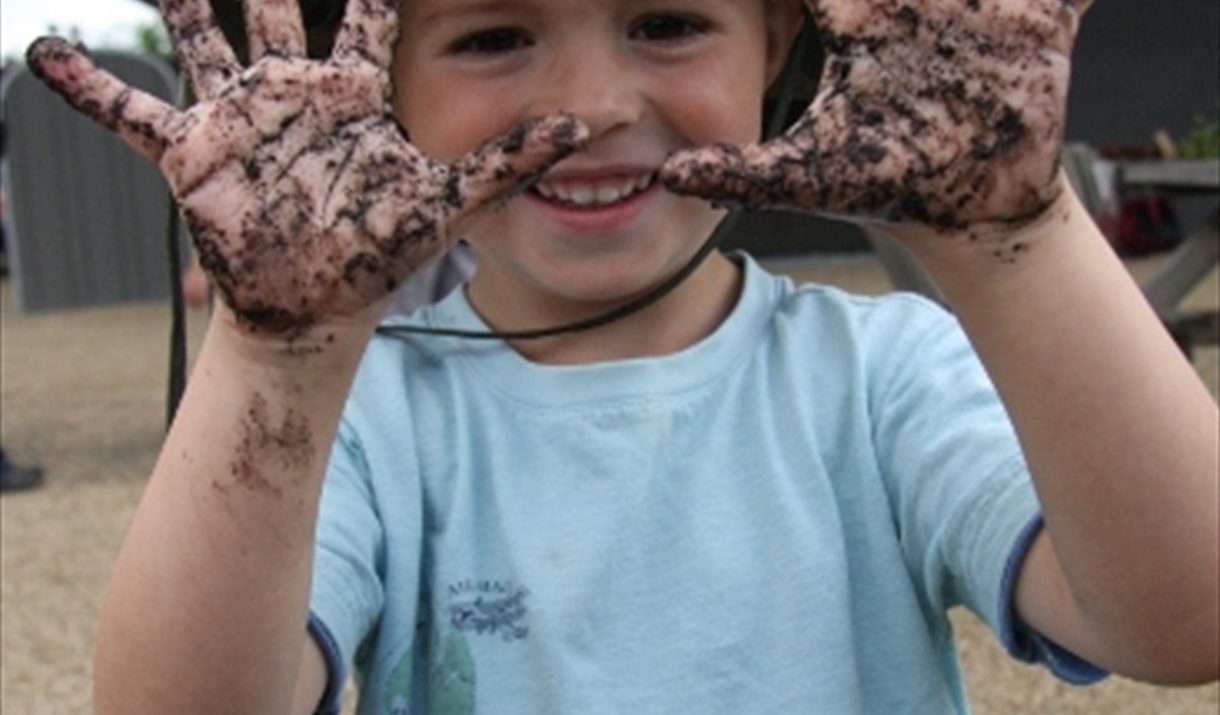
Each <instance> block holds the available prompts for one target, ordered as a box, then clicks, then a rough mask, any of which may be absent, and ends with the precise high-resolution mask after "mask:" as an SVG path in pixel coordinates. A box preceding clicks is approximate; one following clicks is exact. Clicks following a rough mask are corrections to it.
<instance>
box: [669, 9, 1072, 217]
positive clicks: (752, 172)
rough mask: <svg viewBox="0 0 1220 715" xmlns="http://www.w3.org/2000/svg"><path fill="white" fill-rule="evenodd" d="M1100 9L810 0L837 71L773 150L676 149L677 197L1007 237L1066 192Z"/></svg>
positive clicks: (672, 175) (830, 71)
mask: <svg viewBox="0 0 1220 715" xmlns="http://www.w3.org/2000/svg"><path fill="white" fill-rule="evenodd" d="M1089 3H1090V0H906V1H905V2H904V1H903V0H808V1H807V3H806V4H807V5H808V6H809V9H810V11H811V13H812V17H811V18H809V19H808V20H809V21H813V22H816V24H817V30H818V35H819V37H820V39H821V43H822V46H823V49H824V54H825V57H826V63H825V67H824V72H823V76H822V79H821V85H820V88H819V91H818V93H817V96H816V97H815V98H814V101H813V103H812V105H811V106H810V107H809V108H808V110H807V111H806V112H805V113H804V114H803V116H801V118H800V119H799V120H798V121H797V122H796V124H795V125H794V126H793V127H791V128H790V129H789V131H788V132H787V133H786V134H784V135H783V136H781V137H779V138H777V139H775V140H772V141H770V142H768V143H765V144H755V145H747V146H727V145H723V146H714V147H705V148H698V149H692V150H688V151H683V152H678V153H676V154H675V155H673V156H672V157H671V158H670V160H669V161H668V162H667V163H666V165H665V166H664V168H663V170H662V177H663V180H664V181H665V182H666V184H667V185H668V186H669V187H670V189H671V190H674V191H677V192H679V193H685V194H693V195H698V196H702V197H704V198H707V199H710V200H713V201H716V202H719V203H724V204H729V205H740V206H744V207H748V208H795V209H802V210H808V211H815V212H822V213H831V214H837V215H844V216H855V217H860V218H867V219H881V220H884V221H889V222H913V223H918V224H924V225H927V226H931V227H933V228H935V229H938V230H940V231H944V232H957V231H961V230H964V229H972V230H973V229H976V228H979V227H983V226H989V227H993V228H994V227H998V228H1000V229H1001V231H1003V229H1005V228H1011V227H1013V226H1017V225H1021V224H1022V223H1024V222H1026V221H1029V220H1032V219H1034V218H1035V217H1037V216H1039V215H1040V214H1041V213H1042V212H1043V211H1045V210H1046V208H1047V207H1048V206H1050V204H1051V203H1052V202H1053V201H1054V200H1055V199H1056V198H1057V196H1058V194H1059V191H1060V188H1059V187H1060V186H1061V184H1060V183H1059V182H1058V181H1056V174H1057V171H1058V157H1059V150H1060V146H1061V143H1062V136H1063V122H1064V114H1065V105H1066V101H1067V90H1068V79H1069V69H1070V61H1069V58H1070V54H1071V48H1072V45H1073V43H1074V41H1075V37H1076V31H1077V27H1078V25H1079V20H1080V16H1081V14H1082V13H1083V12H1084V11H1085V10H1086V9H1087V6H1088V5H1089Z"/></svg>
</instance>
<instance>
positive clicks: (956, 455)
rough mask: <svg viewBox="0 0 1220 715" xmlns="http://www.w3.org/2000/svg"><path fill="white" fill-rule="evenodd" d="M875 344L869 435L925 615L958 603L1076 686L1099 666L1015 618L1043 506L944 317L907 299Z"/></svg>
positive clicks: (980, 371)
mask: <svg viewBox="0 0 1220 715" xmlns="http://www.w3.org/2000/svg"><path fill="white" fill-rule="evenodd" d="M903 323H904V325H903V327H902V328H899V329H897V330H896V331H894V333H893V334H896V335H898V336H899V338H898V340H897V341H896V342H894V343H893V344H892V345H891V347H892V348H893V349H891V350H887V351H885V357H884V362H883V365H884V366H883V367H882V369H881V370H879V372H878V374H879V375H881V376H882V377H881V380H880V381H879V383H878V385H877V389H876V392H875V397H874V408H873V409H874V413H875V415H876V420H875V422H876V425H877V426H876V440H877V446H878V455H879V457H878V458H879V460H880V461H881V469H882V473H883V474H884V475H885V477H884V478H885V479H886V481H887V485H886V488H887V491H888V493H889V494H890V499H891V504H892V508H893V510H894V515H895V519H896V528H897V529H898V531H899V539H900V542H901V544H902V549H903V556H904V558H905V560H906V562H907V565H908V569H909V570H910V573H911V576H912V578H913V579H914V581H915V583H916V584H917V588H918V589H919V591H920V593H921V594H922V597H923V598H924V607H925V608H928V609H929V617H936V615H935V614H941V613H944V612H946V611H947V610H949V609H950V608H952V607H954V606H958V605H962V606H965V607H967V608H969V609H970V610H971V611H973V612H974V613H976V614H977V615H978V616H979V617H980V618H982V619H983V620H984V621H985V622H986V623H987V624H988V625H989V627H990V628H991V630H992V631H993V632H994V633H995V634H996V635H997V637H998V638H999V639H1000V641H1001V643H1002V644H1003V646H1004V647H1005V648H1006V650H1007V651H1008V652H1009V653H1010V654H1012V655H1013V656H1014V657H1015V658H1018V659H1020V660H1022V661H1025V662H1038V663H1041V664H1043V665H1045V666H1046V667H1048V668H1049V669H1050V670H1051V671H1052V672H1053V673H1054V674H1055V675H1056V676H1057V677H1060V678H1062V679H1064V680H1066V681H1068V682H1072V683H1076V684H1080V683H1086V682H1093V681H1095V680H1098V679H1099V678H1101V677H1104V675H1105V673H1104V672H1103V671H1101V670H1099V669H1097V668H1095V667H1093V666H1092V665H1090V664H1088V663H1085V662H1084V661H1083V660H1081V659H1080V658H1077V657H1075V656H1073V655H1071V654H1070V653H1068V652H1067V651H1065V650H1064V649H1062V648H1060V647H1058V646H1056V645H1054V644H1053V643H1051V642H1050V641H1049V640H1047V639H1045V638H1043V637H1041V636H1039V635H1038V634H1036V633H1035V632H1033V631H1032V630H1031V629H1029V628H1028V627H1026V626H1024V625H1022V624H1020V623H1018V622H1017V620H1016V618H1015V611H1014V607H1013V603H1014V601H1013V598H1014V593H1015V585H1016V575H1017V574H1018V573H1019V570H1020V567H1021V564H1022V563H1023V561H1024V556H1025V553H1026V551H1027V550H1028V548H1029V545H1030V543H1031V542H1032V538H1033V537H1032V535H1031V534H1034V533H1036V529H1037V528H1038V526H1037V525H1040V523H1041V507H1040V505H1039V504H1038V500H1037V495H1036V494H1035V492H1034V488H1033V484H1032V482H1031V481H1030V477H1029V470H1028V467H1027V465H1026V463H1025V460H1024V457H1023V455H1022V452H1021V448H1020V444H1019V443H1018V441H1017V437H1016V434H1015V431H1014V429H1013V427H1012V424H1011V421H1010V420H1009V418H1008V415H1007V412H1006V411H1005V409H1004V406H1003V404H1002V403H1001V402H1000V399H999V397H998V395H997V393H996V391H995V388H994V386H993V385H992V383H991V381H990V379H989V378H988V376H987V373H986V371H985V370H984V368H983V366H982V364H981V362H980V361H979V360H978V357H977V355H976V354H975V353H974V351H973V349H972V348H971V346H970V344H969V342H968V340H967V339H966V336H965V334H964V333H963V331H962V330H961V329H960V327H959V326H958V324H957V322H956V320H954V319H953V318H952V317H951V316H948V315H944V314H943V313H942V312H941V311H940V310H939V309H938V308H934V307H932V306H930V305H929V306H915V310H914V315H911V314H908V315H907V316H906V317H905V318H904V319H903Z"/></svg>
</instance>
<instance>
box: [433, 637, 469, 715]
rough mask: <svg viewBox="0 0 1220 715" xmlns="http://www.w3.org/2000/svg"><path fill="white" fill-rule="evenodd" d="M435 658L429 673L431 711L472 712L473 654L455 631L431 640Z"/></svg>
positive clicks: (454, 714)
mask: <svg viewBox="0 0 1220 715" xmlns="http://www.w3.org/2000/svg"><path fill="white" fill-rule="evenodd" d="M434 646H439V647H434V648H433V651H432V652H433V653H435V654H436V659H435V660H434V661H433V662H432V668H431V672H430V673H429V683H428V685H429V687H430V692H429V695H430V698H429V702H430V704H431V708H430V709H429V712H431V713H434V715H474V699H475V690H474V687H475V679H474V678H475V676H474V658H473V657H471V655H470V646H468V645H467V644H466V639H465V638H463V637H462V636H461V635H459V634H458V633H454V632H450V633H449V634H447V635H446V636H445V637H444V642H443V643H440V644H434Z"/></svg>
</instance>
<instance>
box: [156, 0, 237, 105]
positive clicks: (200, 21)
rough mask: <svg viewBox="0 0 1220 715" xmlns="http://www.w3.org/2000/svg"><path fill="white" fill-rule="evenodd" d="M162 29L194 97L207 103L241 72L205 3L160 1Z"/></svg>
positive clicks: (193, 0) (187, 0)
mask: <svg viewBox="0 0 1220 715" xmlns="http://www.w3.org/2000/svg"><path fill="white" fill-rule="evenodd" d="M160 2H161V14H162V15H164V16H165V25H166V27H168V28H169V32H170V35H171V36H172V37H173V38H174V47H176V48H177V49H178V59H179V61H180V62H181V63H182V68H183V69H184V70H185V72H186V75H187V81H189V82H190V84H191V88H192V89H193V90H194V92H195V96H196V97H199V98H201V99H211V98H212V97H215V96H216V95H217V94H219V93H220V90H221V88H222V87H224V86H225V84H227V83H228V82H229V81H230V80H232V79H233V78H234V77H236V76H237V75H238V74H239V73H240V72H241V65H240V64H239V63H238V61H237V56H236V55H234V54H233V49H232V48H230V47H229V45H228V43H227V42H225V38H224V34H223V33H221V31H220V28H219V26H217V24H216V21H215V19H214V18H213V17H212V7H211V4H210V2H209V0H160Z"/></svg>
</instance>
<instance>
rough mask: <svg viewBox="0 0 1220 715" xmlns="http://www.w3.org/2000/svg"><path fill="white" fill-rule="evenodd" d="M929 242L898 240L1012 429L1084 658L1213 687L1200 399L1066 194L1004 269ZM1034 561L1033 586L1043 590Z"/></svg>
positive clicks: (1208, 442) (1210, 404)
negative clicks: (931, 287) (923, 270)
mask: <svg viewBox="0 0 1220 715" xmlns="http://www.w3.org/2000/svg"><path fill="white" fill-rule="evenodd" d="M937 240H942V241H943V238H941V237H931V236H924V237H922V238H920V239H919V240H917V241H915V242H914V243H913V244H912V245H914V246H915V248H916V250H917V252H918V253H919V254H920V256H921V258H922V259H923V261H924V263H925V265H926V266H928V268H929V270H930V271H931V272H932V273H933V275H934V278H935V279H936V281H937V283H938V284H939V285H940V287H941V288H942V290H943V291H944V294H945V296H946V297H947V299H948V300H949V302H950V304H951V305H952V307H953V309H954V311H955V313H956V314H957V316H958V317H959V319H960V320H961V322H962V324H963V326H964V328H965V329H966V331H967V333H968V334H969V336H970V338H971V340H972V342H973V344H974V346H975V348H976V350H977V351H978V353H979V355H980V356H981V358H982V360H983V362H984V364H985V365H986V367H987V369H988V372H989V374H990V375H991V377H992V379H993V381H994V382H995V384H996V386H997V389H998V390H999V392H1000V394H1001V397H1002V399H1003V400H1004V403H1005V406H1006V408H1007V409H1008V411H1009V414H1010V415H1011V418H1012V420H1013V422H1014V424H1015V426H1016V429H1017V432H1018V434H1019V437H1020V439H1021V443H1022V446H1023V449H1024V452H1025V455H1026V458H1027V460H1028V463H1029V465H1030V469H1031V471H1032V474H1033V478H1034V482H1035V486H1036V488H1037V491H1038V494H1039V498H1040V500H1041V502H1042V505H1043V509H1044V513H1045V517H1046V524H1047V533H1048V535H1049V537H1050V542H1051V544H1053V549H1052V550H1053V555H1052V556H1051V557H1050V559H1049V562H1048V563H1049V564H1050V566H1051V567H1055V566H1057V565H1058V564H1061V565H1062V570H1063V575H1064V576H1065V577H1066V578H1065V579H1062V580H1063V581H1064V582H1065V584H1066V586H1067V588H1068V589H1070V593H1071V598H1072V600H1073V601H1074V604H1072V605H1073V606H1074V607H1077V608H1078V609H1079V613H1080V616H1081V620H1082V622H1083V623H1084V624H1085V626H1086V629H1087V630H1089V631H1090V632H1091V637H1090V642H1089V643H1087V644H1084V645H1085V648H1086V649H1087V648H1089V647H1091V645H1093V646H1095V645H1097V644H1103V646H1104V650H1105V651H1106V652H1105V654H1104V655H1103V659H1104V660H1106V661H1107V662H1104V663H1102V664H1103V665H1107V666H1110V667H1118V668H1119V669H1125V670H1127V671H1132V670H1134V671H1135V673H1134V674H1136V675H1137V676H1138V675H1143V676H1145V677H1152V678H1157V679H1186V680H1190V679H1198V678H1203V679H1209V678H1214V677H1216V676H1215V672H1216V667H1217V666H1216V644H1217V638H1218V636H1217V627H1218V626H1217V613H1216V609H1217V606H1216V604H1217V602H1218V599H1220V594H1218V583H1220V573H1218V566H1220V553H1218V549H1220V546H1218V544H1220V515H1218V503H1220V488H1218V476H1217V475H1218V470H1220V467H1218V464H1217V442H1216V435H1217V428H1218V419H1217V409H1216V404H1215V402H1214V401H1213V399H1212V397H1211V395H1210V394H1209V393H1208V391H1207V390H1206V388H1205V387H1204V385H1203V384H1202V383H1201V381H1200V380H1199V378H1198V376H1197V374H1196V373H1195V371H1194V370H1193V368H1192V366H1191V365H1190V363H1189V362H1188V361H1187V360H1185V359H1184V357H1183V356H1182V354H1181V353H1180V351H1179V350H1178V349H1177V347H1176V346H1175V345H1174V343H1173V342H1172V340H1171V339H1170V338H1169V336H1168V335H1167V333H1166V331H1165V330H1164V328H1163V327H1162V326H1161V324H1160V322H1159V320H1158V318H1157V316H1156V315H1155V314H1154V313H1153V312H1152V310H1151V309H1150V308H1149V307H1148V305H1147V304H1146V302H1145V301H1144V299H1143V297H1142V294H1141V293H1140V291H1139V288H1138V286H1137V285H1136V284H1135V283H1134V282H1133V281H1132V280H1131V278H1130V276H1129V274H1128V273H1127V271H1126V269H1125V268H1124V267H1123V266H1122V264H1121V262H1120V261H1118V259H1117V258H1116V257H1115V256H1114V254H1113V251H1112V250H1111V249H1110V247H1109V246H1108V244H1107V243H1106V242H1105V240H1104V237H1102V236H1101V235H1100V233H1099V232H1098V231H1097V230H1096V229H1095V227H1094V225H1093V223H1092V221H1091V220H1090V219H1089V217H1088V215H1087V214H1086V213H1085V211H1084V210H1083V208H1082V207H1081V206H1080V205H1079V203H1078V202H1077V201H1076V200H1075V197H1074V196H1071V195H1070V192H1069V193H1068V194H1066V195H1065V197H1064V199H1063V200H1062V201H1061V202H1060V203H1059V204H1057V205H1056V206H1055V207H1054V208H1053V209H1052V213H1051V214H1049V218H1048V220H1047V221H1044V222H1043V223H1041V224H1039V225H1036V226H1031V227H1029V228H1027V229H1025V230H1024V235H1023V236H1022V237H1021V239H1020V240H1021V241H1022V242H1023V243H1024V246H1023V247H1022V248H1021V249H1020V250H1018V251H1016V252H1011V253H1006V255H1011V256H1012V257H1013V258H1012V260H1011V261H999V260H996V257H995V256H994V255H992V253H991V252H990V251H988V250H986V249H983V247H982V246H965V247H963V246H961V245H957V246H950V245H948V244H946V243H941V244H937V243H936V241H937ZM1010 245H1011V244H1010ZM963 248H964V249H965V250H962V249H963ZM980 249H982V250H980ZM1042 556H1043V557H1045V556H1046V554H1043V555H1042ZM1056 557H1057V559H1056ZM1040 558H1041V557H1040ZM1042 561H1043V562H1047V559H1045V558H1042ZM1056 561H1057V563H1056ZM1046 566H1047V563H1042V565H1041V566H1040V568H1041V571H1040V572H1039V573H1038V574H1035V576H1034V577H1035V578H1036V579H1040V580H1043V581H1046V580H1047V572H1046ZM1023 578H1024V577H1023ZM1054 580H1055V579H1054V578H1050V579H1049V581H1054ZM1020 605H1026V606H1030V605H1031V604H1030V603H1024V604H1020ZM1062 606H1063V604H1053V603H1052V604H1050V606H1049V608H1048V607H1046V604H1038V603H1032V606H1031V607H1030V608H1028V609H1027V610H1029V611H1030V613H1027V614H1024V615H1026V616H1027V617H1029V618H1030V620H1032V621H1035V622H1034V625H1035V626H1041V625H1042V624H1041V623H1038V622H1037V621H1038V620H1040V619H1042V618H1043V617H1044V616H1047V615H1049V616H1050V618H1049V619H1048V620H1049V621H1050V622H1052V623H1051V624H1052V625H1053V622H1054V621H1055V619H1056V618H1058V617H1059V616H1060V615H1061V613H1059V611H1061V609H1062ZM1090 644H1091V645H1090ZM1065 645H1068V646H1069V647H1070V646H1071V645H1073V644H1071V643H1065ZM1086 655H1089V654H1088V653H1086ZM1162 668H1163V672H1162V671H1160V669H1162ZM1128 674H1132V673H1131V672H1128Z"/></svg>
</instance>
